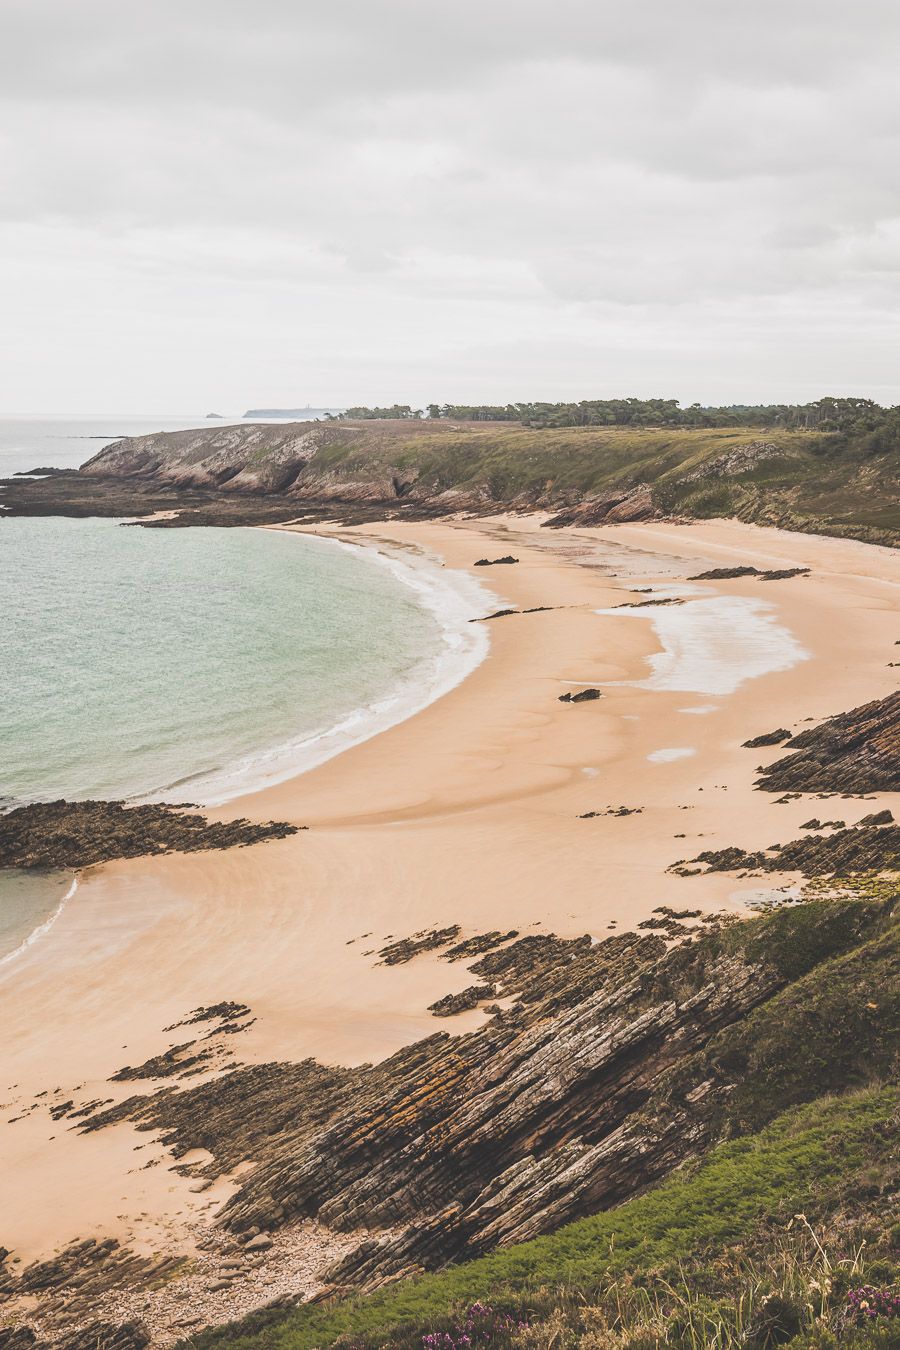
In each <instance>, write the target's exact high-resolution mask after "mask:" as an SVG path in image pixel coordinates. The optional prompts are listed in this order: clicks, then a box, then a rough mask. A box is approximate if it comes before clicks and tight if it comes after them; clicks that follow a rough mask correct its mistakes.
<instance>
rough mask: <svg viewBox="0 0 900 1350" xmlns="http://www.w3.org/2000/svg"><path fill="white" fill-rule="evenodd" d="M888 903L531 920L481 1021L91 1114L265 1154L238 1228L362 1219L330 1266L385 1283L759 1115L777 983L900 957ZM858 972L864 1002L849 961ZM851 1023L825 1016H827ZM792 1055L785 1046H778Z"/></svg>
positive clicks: (173, 1139) (614, 1196) (485, 965)
mask: <svg viewBox="0 0 900 1350" xmlns="http://www.w3.org/2000/svg"><path fill="white" fill-rule="evenodd" d="M892 903H893V901H892V899H891V898H888V900H881V899H879V900H872V901H868V902H840V901H835V902H824V901H823V902H816V903H814V904H812V905H807V906H801V907H798V908H796V909H786V910H783V911H778V912H776V913H774V914H771V915H767V916H766V917H765V918H763V919H760V920H753V921H751V922H748V923H735V924H734V925H730V924H725V925H722V924H719V925H716V924H713V925H710V924H703V925H698V926H697V927H696V928H695V929H694V930H692V931H691V930H688V929H687V928H686V927H685V926H684V925H681V924H679V923H678V922H676V921H674V920H673V921H671V922H667V923H666V926H665V931H666V936H665V938H664V937H662V936H660V935H659V934H658V933H656V932H647V931H646V930H645V931H644V932H642V933H627V934H621V935H616V936H614V937H611V938H608V939H606V940H605V941H602V942H597V941H594V940H592V939H591V938H590V937H588V936H585V937H582V938H578V939H574V940H562V939H559V938H555V937H552V936H529V937H525V938H520V939H518V940H516V941H512V942H511V943H509V944H508V945H502V946H495V947H493V948H492V949H491V950H489V951H488V952H486V953H485V954H484V955H483V956H481V957H480V958H479V959H478V960H476V961H474V962H473V963H472V964H471V966H470V967H469V969H470V970H471V971H472V972H473V974H475V975H477V976H478V977H479V979H480V980H481V981H482V982H483V983H484V984H490V985H491V986H492V987H493V988H494V989H495V990H496V991H497V995H498V997H500V998H503V999H504V1000H512V1006H511V1007H509V1008H507V1009H506V1010H505V1011H501V1012H496V1013H495V1014H494V1015H493V1016H491V1017H490V1019H489V1020H486V1022H485V1025H484V1026H483V1028H481V1029H480V1030H478V1031H475V1032H472V1033H470V1034H468V1035H465V1036H461V1037H452V1036H449V1035H447V1034H443V1033H438V1034H436V1035H433V1036H429V1037H427V1038H426V1039H425V1040H422V1041H419V1042H417V1043H416V1044H414V1045H411V1046H409V1047H407V1048H406V1049H404V1050H401V1051H399V1052H398V1053H397V1054H395V1055H393V1056H392V1057H391V1058H389V1059H388V1060H386V1061H385V1062H383V1063H381V1064H378V1065H375V1066H368V1065H367V1066H363V1067H361V1068H356V1069H332V1068H327V1067H325V1066H322V1065H319V1064H316V1063H315V1062H313V1061H306V1062H305V1063H303V1064H264V1065H255V1066H252V1067H248V1068H238V1069H235V1070H234V1071H233V1072H230V1073H227V1074H225V1075H223V1076H222V1077H219V1078H217V1079H215V1080H213V1081H210V1082H206V1083H203V1084H200V1085H198V1086H196V1087H194V1088H190V1089H187V1090H177V1089H174V1088H169V1087H164V1088H162V1089H161V1090H160V1091H158V1092H157V1093H155V1094H154V1095H151V1096H147V1095H143V1096H136V1097H132V1098H130V1099H128V1100H127V1101H125V1102H124V1103H121V1104H119V1105H117V1106H115V1107H112V1108H110V1109H109V1110H106V1111H101V1112H97V1113H95V1114H93V1115H92V1116H91V1117H90V1118H89V1119H88V1120H86V1121H84V1122H83V1123H81V1124H80V1126H79V1128H80V1129H82V1130H84V1131H93V1130H98V1129H102V1128H104V1127H105V1126H106V1125H109V1124H112V1123H114V1122H116V1121H120V1120H122V1119H130V1120H133V1121H134V1122H136V1123H137V1125H138V1128H140V1129H146V1130H156V1129H159V1130H162V1132H163V1134H162V1138H163V1141H164V1142H165V1143H166V1144H167V1146H168V1147H169V1148H170V1149H171V1150H172V1152H173V1153H174V1155H175V1156H176V1157H179V1158H180V1157H184V1156H185V1155H187V1153H188V1152H189V1151H190V1150H193V1149H197V1148H205V1149H208V1150H210V1152H211V1153H212V1154H213V1155H214V1161H213V1162H212V1163H211V1164H209V1165H208V1166H206V1167H205V1168H204V1167H201V1168H199V1169H198V1175H200V1176H209V1177H212V1176H216V1175H219V1174H221V1173H223V1172H225V1171H228V1170H230V1169H232V1168H234V1167H236V1166H237V1165H238V1164H239V1163H241V1162H244V1161H246V1160H248V1159H252V1160H253V1161H254V1162H255V1163H256V1164H257V1165H256V1166H255V1168H254V1170H253V1171H252V1172H250V1173H248V1174H247V1175H246V1176H245V1177H243V1178H242V1179H241V1184H240V1187H239V1189H238V1191H237V1193H236V1194H235V1196H234V1197H233V1198H232V1200H231V1201H230V1202H229V1204H228V1205H227V1206H226V1208H225V1210H224V1213H223V1217H222V1224H223V1225H224V1227H225V1228H227V1229H230V1230H231V1231H232V1232H234V1233H238V1234H240V1233H242V1232H243V1233H247V1232H250V1231H256V1230H260V1229H261V1230H264V1231H267V1232H271V1231H274V1230H277V1229H279V1228H282V1227H285V1226H289V1225H291V1224H293V1223H296V1222H300V1221H303V1220H305V1219H308V1218H312V1217H315V1218H316V1219H317V1220H318V1222H319V1223H322V1224H325V1225H326V1226H327V1227H328V1228H329V1229H331V1230H336V1231H339V1232H347V1233H350V1232H353V1231H355V1230H360V1231H361V1234H362V1233H365V1236H364V1237H361V1240H360V1242H359V1244H358V1245H357V1246H356V1247H354V1248H353V1249H352V1251H351V1252H350V1253H349V1254H348V1255H346V1256H345V1257H344V1258H343V1259H342V1260H341V1261H340V1262H339V1264H338V1265H337V1266H336V1267H334V1268H333V1269H332V1270H331V1272H330V1273H329V1275H328V1276H327V1279H328V1280H329V1282H330V1284H331V1286H333V1287H345V1286H353V1287H368V1288H370V1287H374V1286H376V1285H378V1284H379V1283H381V1282H383V1281H384V1280H385V1279H389V1278H393V1277H395V1276H398V1275H400V1274H409V1273H412V1272H415V1271H417V1270H421V1269H428V1268H434V1267H436V1266H440V1265H442V1264H443V1263H445V1262H446V1261H449V1260H454V1259H459V1258H466V1257H469V1256H472V1255H475V1254H477V1253H480V1252H483V1251H486V1250H488V1249H490V1248H492V1247H495V1246H497V1245H498V1244H500V1245H506V1244H508V1243H512V1242H518V1241H521V1240H523V1239H525V1238H528V1237H531V1236H534V1235H535V1234H538V1233H543V1232H549V1231H552V1230H553V1229H555V1228H556V1227H558V1226H559V1225H560V1224H561V1223H563V1222H565V1221H567V1220H569V1219H571V1218H574V1217H577V1216H579V1215H582V1214H585V1213H589V1212H592V1211H596V1210H597V1209H600V1208H606V1207H608V1206H610V1205H614V1204H616V1203H618V1202H619V1201H620V1200H623V1199H625V1198H627V1197H628V1196H630V1195H633V1194H634V1193H635V1192H636V1191H638V1190H640V1189H642V1188H643V1187H645V1186H647V1185H649V1184H650V1183H652V1182H653V1181H655V1180H657V1179H658V1178H660V1177H663V1176H665V1175H666V1174H667V1173H668V1172H669V1171H671V1170H672V1168H674V1167H677V1166H679V1165H681V1164H682V1163H683V1162H684V1161H685V1160H686V1159H688V1158H690V1157H692V1156H695V1155H697V1154H698V1153H700V1152H701V1151H702V1150H703V1149H704V1148H705V1147H706V1146H707V1145H708V1144H709V1143H710V1142H711V1141H712V1140H714V1139H716V1138H718V1137H721V1135H722V1133H723V1132H729V1131H734V1130H737V1131H740V1130H741V1128H743V1122H744V1119H745V1117H746V1118H747V1119H749V1118H750V1117H751V1116H752V1120H753V1123H754V1124H755V1123H757V1122H758V1119H759V1117H760V1115H762V1116H765V1113H766V1111H767V1110H768V1109H769V1108H771V1110H772V1112H775V1111H777V1110H778V1109H779V1106H780V1104H782V1103H783V1094H779V1092H776V1091H769V1090H768V1089H767V1093H765V1094H763V1095H762V1098H761V1099H760V1100H757V1099H754V1100H753V1102H752V1104H749V1105H748V1103H747V1101H746V1100H745V1098H746V1072H745V1069H746V1063H747V1060H748V1058H752V1057H753V1056H754V1055H755V1056H759V1054H760V1053H761V1051H760V1045H761V1044H762V1042H761V1041H760V1033H759V1029H758V1027H757V1028H756V1029H754V1026H753V1024H752V1019H753V1018H754V1016H757V1017H758V1016H759V1015H760V1013H759V1010H761V1009H764V1010H766V1011H765V1013H764V1014H763V1015H764V1016H768V1015H769V1010H770V1008H771V1009H772V1011H771V1018H772V1023H773V1025H774V1026H775V1027H776V1028H777V1029H778V1032H779V1034H782V1032H783V1031H784V1028H785V1026H787V1027H788V1030H789V1029H790V1016H793V1014H790V1013H789V1012H788V1013H785V1012H784V1010H780V1011H779V1010H777V1009H776V1007H775V1004H774V1003H773V1001H775V1000H778V999H779V997H780V995H781V992H782V991H784V990H786V989H788V987H789V986H790V987H791V989H793V988H794V986H795V982H796V981H797V980H798V979H800V978H802V977H803V976H804V975H806V973H807V972H808V971H811V970H813V969H814V967H815V966H816V965H817V964H818V963H819V962H821V961H823V960H826V959H829V960H830V961H831V963H832V965H833V964H834V961H835V959H837V958H839V957H841V956H842V954H847V956H846V959H847V960H851V959H853V960H856V959H857V956H856V952H855V949H856V948H858V947H859V946H860V945H861V944H864V943H867V942H868V943H870V945H871V943H877V942H882V943H884V942H892V943H893V949H892V950H894V953H895V956H894V959H895V958H896V931H895V930H893V929H889V930H887V931H886V927H885V926H886V924H887V923H888V917H887V916H888V913H889V911H890V909H891V906H892ZM667 918H668V916H667ZM491 936H492V938H493V935H491ZM445 942H446V944H447V946H448V947H449V946H450V944H451V943H452V942H453V938H452V937H450V936H449V934H448V935H446V937H445ZM865 969H866V970H868V971H869V974H868V975H867V976H865V977H864V979H863V983H865V979H866V978H868V979H871V980H876V981H877V980H878V979H880V976H879V975H878V963H877V961H875V960H873V959H872V957H871V954H870V955H869V957H868V965H867V966H866V967H865ZM851 986H852V990H853V1000H854V1007H856V1004H857V1003H858V1002H859V999H860V987H861V986H860V985H859V977H857V976H856V975H854V977H853V980H852V981H848V983H847V986H846V987H847V988H850V987H851ZM834 988H835V989H836V990H838V991H840V990H842V989H844V985H843V984H840V983H838V984H837V985H835V986H834ZM791 996H793V995H791ZM795 1002H796V1000H795ZM802 1002H803V1000H802V999H801V1000H800V1003H801V1004H802ZM864 1002H865V1001H864V1000H863V1004H864ZM791 1006H792V1005H791ZM861 1006H862V1005H861ZM865 1015H869V1014H865ZM786 1019H787V1020H786ZM842 1028H843V1029H842ZM845 1030H846V1028H844V1027H843V1023H842V1022H841V1019H840V1018H832V1017H828V1018H825V1019H823V1021H822V1024H821V1026H820V1027H819V1031H818V1034H820V1035H821V1036H822V1037H823V1038H824V1039H825V1040H827V1039H828V1038H829V1037H836V1036H840V1035H843V1034H844V1031H845ZM799 1039H801V1038H799V1037H798V1040H799ZM726 1049H727V1053H726ZM884 1053H887V1051H886V1050H885V1046H884V1044H883V1042H882V1040H881V1039H880V1038H879V1036H878V1035H875V1034H874V1033H873V1035H872V1036H870V1037H869V1038H868V1040H866V1039H865V1038H864V1039H863V1040H862V1041H860V1040H859V1039H857V1040H856V1042H855V1048H854V1060H853V1073H854V1074H857V1075H860V1076H861V1077H862V1078H863V1079H864V1078H865V1077H866V1075H867V1074H869V1073H870V1072H872V1071H873V1070H874V1068H875V1067H876V1066H877V1065H880V1064H881V1060H882V1059H883V1057H884ZM780 1054H781V1052H780V1051H779V1055H780ZM841 1062H842V1060H841V1055H839V1054H838V1053H837V1051H835V1053H834V1054H831V1052H830V1051H828V1052H827V1053H824V1054H823V1055H821V1056H817V1058H816V1059H815V1064H816V1065H824V1066H825V1067H824V1068H822V1069H821V1070H820V1069H818V1068H817V1069H816V1072H815V1074H814V1075H813V1077H814V1078H815V1082H814V1083H813V1082H812V1078H810V1077H809V1074H810V1070H808V1068H807V1067H805V1066H804V1067H803V1068H802V1069H801V1070H800V1071H799V1073H798V1074H796V1075H795V1078H796V1081H793V1080H792V1083H791V1088H790V1091H791V1092H792V1093H793V1094H794V1099H795V1100H805V1099H806V1097H807V1096H808V1095H810V1094H812V1095H815V1093H816V1092H820V1091H821V1090H822V1082H821V1079H822V1074H823V1073H824V1074H825V1076H826V1077H827V1076H828V1074H829V1073H830V1072H831V1069H832V1068H834V1070H835V1072H838V1067H837V1066H839V1065H840V1063H841ZM789 1069H790V1072H791V1073H793V1072H794V1069H793V1066H789ZM781 1071H782V1070H781V1059H780V1058H779V1056H775V1057H774V1058H773V1060H772V1062H771V1063H767V1065H766V1067H765V1072H766V1073H767V1074H769V1075H770V1076H771V1075H773V1074H774V1075H775V1076H776V1077H777V1075H778V1074H779V1073H780V1072H781ZM804 1075H806V1078H804ZM742 1092H744V1097H742V1096H741V1093H742ZM736 1103H742V1104H741V1105H740V1106H739V1108H738V1106H736ZM767 1103H768V1105H767ZM367 1230H368V1231H367ZM371 1230H376V1231H378V1230H381V1234H382V1235H381V1236H379V1237H378V1238H372V1237H371V1236H370V1235H369V1234H370V1232H371Z"/></svg>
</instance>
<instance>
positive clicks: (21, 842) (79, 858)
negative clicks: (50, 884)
mask: <svg viewBox="0 0 900 1350" xmlns="http://www.w3.org/2000/svg"><path fill="white" fill-rule="evenodd" d="M299 828H301V827H299V826H297V825H287V824H283V823H276V822H275V821H270V822H269V823H268V824H265V825H260V824H255V823H253V822H251V821H249V820H229V821H213V822H210V821H208V820H206V818H205V817H204V816H198V815H189V814H187V812H185V811H183V810H181V809H179V808H177V807H173V806H163V805H142V806H129V805H127V804H126V803H125V802H100V801H85V802H67V801H56V802H33V803H31V804H30V805H28V806H20V807H17V808H16V809H15V810H14V811H9V812H7V814H6V815H0V867H67V868H68V867H71V868H81V867H89V866H90V865H91V864H92V863H98V862H108V861H109V860H110V859H111V858H139V857H142V856H143V855H144V854H148V853H171V852H176V853H193V852H195V851H197V850H198V849H222V848H235V847H242V846H244V845H246V844H255V843H258V842H260V841H261V840H265V839H283V838H285V836H286V835H289V834H296V833H297V830H298V829H299Z"/></svg>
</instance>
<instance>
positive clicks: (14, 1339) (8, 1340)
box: [0, 1327, 38, 1350]
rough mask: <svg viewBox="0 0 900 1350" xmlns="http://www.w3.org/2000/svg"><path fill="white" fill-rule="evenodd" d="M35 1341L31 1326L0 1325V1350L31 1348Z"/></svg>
mask: <svg viewBox="0 0 900 1350" xmlns="http://www.w3.org/2000/svg"><path fill="white" fill-rule="evenodd" d="M37 1343H38V1340H37V1336H36V1335H35V1333H34V1332H33V1331H32V1329H31V1327H5V1328H4V1327H0V1350H32V1347H34V1346H36V1345H37Z"/></svg>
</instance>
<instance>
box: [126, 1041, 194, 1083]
mask: <svg viewBox="0 0 900 1350" xmlns="http://www.w3.org/2000/svg"><path fill="white" fill-rule="evenodd" d="M196 1044H197V1042H196V1041H185V1042H184V1044H183V1045H173V1046H172V1048H171V1049H170V1050H164V1051H163V1052H162V1054H160V1055H153V1056H152V1058H150V1059H148V1060H145V1061H144V1063H143V1064H139V1065H137V1067H136V1068H132V1067H131V1065H126V1066H125V1068H124V1069H119V1071H118V1073H114V1074H113V1075H112V1078H111V1079H110V1082H112V1083H127V1082H130V1081H132V1080H134V1079H137V1078H170V1077H172V1076H173V1075H174V1074H181V1073H184V1072H185V1070H187V1069H191V1068H194V1067H196V1066H197V1065H200V1064H203V1063H205V1062H207V1061H209V1060H211V1059H212V1058H213V1052H212V1050H200V1051H199V1052H198V1053H197V1054H185V1051H186V1050H190V1049H191V1048H192V1047H193V1046H195V1045H196Z"/></svg>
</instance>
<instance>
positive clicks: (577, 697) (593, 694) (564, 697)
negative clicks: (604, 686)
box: [559, 689, 603, 703]
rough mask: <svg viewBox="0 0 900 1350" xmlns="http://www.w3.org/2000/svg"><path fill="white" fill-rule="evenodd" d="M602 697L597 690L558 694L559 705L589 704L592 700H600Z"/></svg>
mask: <svg viewBox="0 0 900 1350" xmlns="http://www.w3.org/2000/svg"><path fill="white" fill-rule="evenodd" d="M602 697H603V695H602V693H601V692H600V690H599V689H581V690H579V692H578V693H577V694H560V696H559V701H560V703H590V702H592V701H593V700H594V699H597V698H602Z"/></svg>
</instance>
